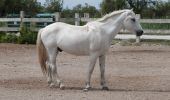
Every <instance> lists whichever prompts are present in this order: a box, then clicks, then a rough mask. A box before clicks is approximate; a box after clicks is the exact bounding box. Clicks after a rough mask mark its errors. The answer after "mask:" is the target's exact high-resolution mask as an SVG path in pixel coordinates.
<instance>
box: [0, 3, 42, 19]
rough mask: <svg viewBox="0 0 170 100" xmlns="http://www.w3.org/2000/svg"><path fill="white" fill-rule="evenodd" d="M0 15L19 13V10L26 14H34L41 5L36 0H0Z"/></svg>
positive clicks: (39, 9) (38, 10)
mask: <svg viewBox="0 0 170 100" xmlns="http://www.w3.org/2000/svg"><path fill="white" fill-rule="evenodd" d="M0 2H1V3H0V16H6V15H7V14H11V13H12V14H19V12H20V11H21V10H23V11H25V12H26V14H29V15H34V14H36V13H37V12H40V11H41V9H42V6H41V5H40V3H38V2H37V1H36V0H0Z"/></svg>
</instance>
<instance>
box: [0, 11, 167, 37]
mask: <svg viewBox="0 0 170 100" xmlns="http://www.w3.org/2000/svg"><path fill="white" fill-rule="evenodd" d="M137 18H138V19H139V20H140V22H141V23H146V24H147V23H169V24H170V19H140V15H137ZM96 19H97V18H90V17H89V14H88V13H84V17H81V18H80V16H79V14H78V13H75V18H69V19H68V18H61V17H60V14H59V13H55V16H54V18H24V12H23V11H21V12H20V18H0V23H3V22H4V23H7V25H6V27H3V26H2V27H0V31H5V32H17V31H19V30H20V28H21V27H22V26H23V23H29V26H30V27H31V29H32V30H34V31H38V30H39V29H40V28H42V27H45V26H47V25H48V24H50V23H53V22H55V21H57V22H58V21H61V22H65V21H66V20H71V21H73V22H74V24H75V25H80V22H89V21H94V20H96ZM38 23H41V25H38ZM11 25H12V26H14V27H11ZM32 26H34V27H32ZM37 26H38V27H37ZM39 26H40V27H39ZM144 32H145V33H165V34H170V29H167V30H162V29H156V30H153V29H144Z"/></svg>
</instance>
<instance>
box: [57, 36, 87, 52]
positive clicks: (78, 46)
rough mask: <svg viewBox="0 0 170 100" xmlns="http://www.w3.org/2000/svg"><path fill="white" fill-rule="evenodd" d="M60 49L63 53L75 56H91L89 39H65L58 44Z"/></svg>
mask: <svg viewBox="0 0 170 100" xmlns="http://www.w3.org/2000/svg"><path fill="white" fill-rule="evenodd" d="M58 47H59V48H61V49H62V50H63V51H65V52H67V53H70V54H74V55H89V51H90V50H89V41H87V39H82V40H81V39H80V38H77V39H70V38H68V39H67V38H65V39H63V40H62V41H61V42H59V43H58Z"/></svg>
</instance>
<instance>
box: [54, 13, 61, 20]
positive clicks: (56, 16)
mask: <svg viewBox="0 0 170 100" xmlns="http://www.w3.org/2000/svg"><path fill="white" fill-rule="evenodd" d="M54 21H56V22H59V21H60V13H59V12H56V13H55V18H54Z"/></svg>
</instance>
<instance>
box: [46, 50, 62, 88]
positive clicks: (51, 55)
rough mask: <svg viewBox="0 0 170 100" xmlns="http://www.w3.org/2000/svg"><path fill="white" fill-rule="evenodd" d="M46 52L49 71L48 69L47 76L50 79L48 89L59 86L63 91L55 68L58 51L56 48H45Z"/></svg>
mask: <svg viewBox="0 0 170 100" xmlns="http://www.w3.org/2000/svg"><path fill="white" fill-rule="evenodd" d="M47 52H48V55H49V69H50V70H49V74H50V75H49V76H50V77H51V83H50V87H54V86H55V85H57V84H59V87H60V88H61V89H63V88H64V85H63V84H62V82H61V80H60V78H59V76H58V73H57V67H56V57H57V54H58V50H57V49H56V48H47ZM56 52H57V53H56Z"/></svg>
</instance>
